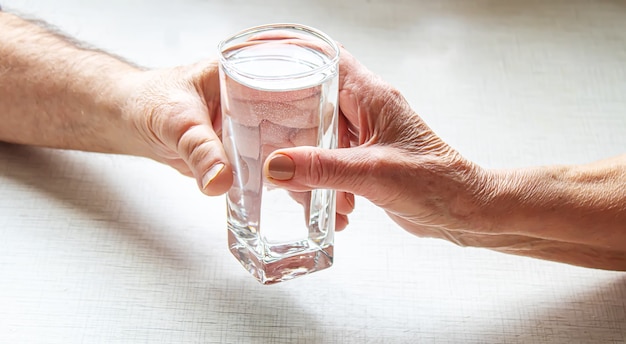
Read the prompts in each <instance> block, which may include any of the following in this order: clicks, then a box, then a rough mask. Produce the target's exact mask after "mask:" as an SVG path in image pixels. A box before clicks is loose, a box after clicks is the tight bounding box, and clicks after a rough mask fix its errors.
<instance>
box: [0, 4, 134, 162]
mask: <svg viewBox="0 0 626 344" xmlns="http://www.w3.org/2000/svg"><path fill="white" fill-rule="evenodd" d="M134 71H136V69H135V68H134V67H132V66H131V65H129V64H127V63H125V62H123V61H120V60H119V59H116V58H114V57H112V56H109V55H107V54H104V53H102V52H99V51H96V50H91V49H86V48H82V47H80V46H78V45H77V44H75V43H73V42H71V40H69V39H67V38H65V37H63V36H62V35H59V34H57V33H54V32H52V31H50V30H48V29H45V28H43V27H42V26H41V25H37V24H34V23H31V22H28V21H26V20H23V19H21V18H18V17H17V16H14V15H12V14H8V13H3V12H0V121H1V123H2V124H1V125H0V141H6V142H12V143H19V144H28V145H38V146H46V147H54V148H65V149H77V150H87V151H97V152H106V153H125V152H124V144H123V142H124V140H125V139H126V137H127V133H125V132H124V131H125V130H126V129H125V127H124V125H123V123H124V121H125V119H124V118H123V114H122V110H121V109H122V108H123V106H124V99H125V98H124V97H125V94H126V93H127V91H128V90H125V89H124V86H123V85H124V83H123V82H122V80H123V79H124V78H123V76H125V75H129V74H130V73H133V72H134Z"/></svg>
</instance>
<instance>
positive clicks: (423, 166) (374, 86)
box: [265, 51, 481, 238]
mask: <svg viewBox="0 0 626 344" xmlns="http://www.w3.org/2000/svg"><path fill="white" fill-rule="evenodd" d="M339 103H340V108H341V112H342V115H343V116H344V117H345V119H347V121H343V125H342V128H340V137H341V141H342V142H344V145H343V146H346V147H349V146H352V148H348V149H338V150H331V151H325V150H321V149H312V148H302V147H299V148H294V149H288V150H280V151H277V152H275V153H274V154H273V155H272V156H270V158H269V159H268V162H267V163H266V166H265V167H266V170H267V171H266V173H267V174H268V175H269V176H270V180H271V181H272V182H273V183H275V184H277V185H279V186H282V187H285V188H288V189H290V190H295V191H302V190H308V189H310V188H320V187H323V188H334V189H338V190H342V191H346V192H349V193H354V194H358V195H361V196H364V197H366V198H368V199H369V200H371V201H372V202H373V203H375V204H376V205H378V206H380V207H382V208H383V209H385V210H386V211H387V213H388V214H389V216H390V217H391V218H392V219H393V220H394V221H396V222H397V223H398V224H400V225H401V226H402V227H403V228H405V229H406V230H408V231H409V232H411V233H414V234H417V235H421V236H435V237H446V238H449V237H450V234H448V231H447V229H461V228H463V222H462V219H461V217H460V216H459V215H462V214H457V213H455V212H457V211H464V209H463V208H462V207H463V206H464V204H459V202H462V200H464V199H471V197H472V196H473V195H472V193H473V192H475V190H473V188H472V187H471V186H472V185H474V184H475V183H476V181H478V180H480V178H481V176H480V174H481V172H480V169H479V168H478V167H476V166H475V165H473V164H472V163H470V162H469V161H467V160H465V159H463V158H462V157H461V156H460V155H459V154H458V153H457V152H456V151H455V150H453V149H452V148H451V147H450V146H448V145H447V144H445V143H444V142H443V141H442V140H441V139H440V138H439V137H437V136H436V135H435V134H434V133H433V132H432V130H431V129H430V128H428V126H427V125H426V124H425V123H424V122H423V121H422V120H421V118H420V117H419V116H418V115H417V114H416V113H415V112H414V111H412V110H411V108H410V106H409V105H408V103H407V102H406V100H405V99H404V98H403V97H402V96H401V95H400V93H399V92H398V91H397V90H396V89H394V88H393V87H391V86H390V85H388V84H386V83H385V82H383V81H382V80H380V79H379V78H378V77H376V76H374V75H373V74H372V73H371V72H370V71H368V70H367V69H366V68H365V67H363V66H362V65H360V64H359V63H358V62H357V61H356V60H355V59H354V58H353V57H352V56H351V55H350V54H349V53H348V52H346V51H342V59H341V65H340V94H339ZM285 156H286V157H288V158H290V160H291V161H292V162H293V165H292V167H293V168H294V174H293V177H292V178H291V179H288V180H280V179H282V178H281V177H280V176H279V177H278V178H277V179H271V176H272V174H273V172H274V170H276V168H275V167H274V166H273V162H275V161H280V162H281V163H282V165H283V166H281V168H282V169H284V161H285Z"/></svg>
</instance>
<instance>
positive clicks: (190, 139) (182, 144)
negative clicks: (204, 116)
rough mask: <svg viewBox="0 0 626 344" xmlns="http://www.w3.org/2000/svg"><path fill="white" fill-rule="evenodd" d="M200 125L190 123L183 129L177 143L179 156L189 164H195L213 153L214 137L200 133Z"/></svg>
mask: <svg viewBox="0 0 626 344" xmlns="http://www.w3.org/2000/svg"><path fill="white" fill-rule="evenodd" d="M201 127H202V126H201V125H198V124H196V125H192V126H190V127H188V128H187V130H185V131H184V132H183V133H182V134H181V136H180V138H179V140H178V143H177V151H178V153H179V154H180V156H181V157H182V158H183V159H184V160H187V162H188V163H189V164H191V165H196V164H198V163H200V162H201V161H202V160H204V159H205V158H206V157H207V156H211V155H214V154H213V153H214V150H215V139H213V138H210V137H207V136H206V135H201V132H202V130H201Z"/></svg>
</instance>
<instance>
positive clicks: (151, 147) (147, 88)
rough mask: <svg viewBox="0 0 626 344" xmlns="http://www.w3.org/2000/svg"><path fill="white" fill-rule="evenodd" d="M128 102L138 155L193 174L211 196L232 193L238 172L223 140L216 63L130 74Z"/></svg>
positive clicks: (127, 114) (126, 114)
mask: <svg viewBox="0 0 626 344" xmlns="http://www.w3.org/2000/svg"><path fill="white" fill-rule="evenodd" d="M127 86H128V87H127V88H128V89H130V90H132V91H131V94H129V100H128V102H127V104H125V105H124V109H125V116H126V117H127V121H128V122H129V123H130V125H131V126H132V127H133V128H134V130H133V132H134V133H135V135H134V137H133V138H134V140H133V142H132V143H130V144H132V145H133V146H134V151H133V154H135V155H141V156H146V157H149V158H152V159H154V160H156V161H159V162H162V163H165V164H167V165H170V166H172V167H173V168H175V169H177V170H178V171H179V172H180V173H182V174H184V175H186V176H190V177H194V178H195V179H196V180H197V183H198V187H199V188H200V190H201V191H202V192H204V193H205V194H207V195H210V196H213V195H220V194H223V193H225V192H226V191H228V189H229V188H230V186H231V184H232V181H233V176H232V169H231V165H230V163H229V162H228V159H227V158H226V154H225V153H224V149H223V147H222V143H221V140H220V132H221V111H220V95H219V72H218V65H217V62H216V61H212V62H201V63H197V64H194V65H191V66H183V67H177V68H172V69H163V70H152V71H142V72H139V73H137V74H136V75H133V76H132V77H129V78H128V80H127Z"/></svg>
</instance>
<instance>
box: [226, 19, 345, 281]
mask: <svg viewBox="0 0 626 344" xmlns="http://www.w3.org/2000/svg"><path fill="white" fill-rule="evenodd" d="M219 52H220V91H221V106H222V120H223V123H222V128H223V129H222V133H223V138H222V140H223V143H224V149H225V150H226V154H227V155H228V159H229V160H230V162H231V163H232V165H233V170H234V177H235V178H234V184H233V186H232V188H231V189H230V191H229V192H228V195H227V208H228V213H227V216H228V245H229V248H230V251H231V252H232V254H233V255H234V256H235V257H236V258H237V260H239V262H241V264H242V265H243V266H244V267H245V268H246V270H248V271H249V272H250V273H251V274H252V275H253V276H254V277H255V278H256V279H258V280H259V281H260V282H261V283H263V284H272V283H277V282H281V281H284V280H288V279H292V278H294V277H297V276H300V275H304V274H308V273H311V272H314V271H319V270H322V269H325V268H328V267H330V266H331V265H332V262H333V236H334V230H335V191H334V190H313V191H312V192H300V193H296V192H288V191H286V190H284V189H280V188H276V187H274V186H273V185H272V184H271V183H270V182H268V181H267V180H266V178H265V176H264V175H263V164H264V162H265V159H266V158H267V156H268V155H269V154H270V153H271V152H273V151H274V150H276V149H279V148H288V147H295V146H317V147H321V148H336V147H337V98H338V68H339V67H338V63H339V47H338V46H337V44H336V43H335V41H334V40H332V39H331V38H330V37H328V36H327V35H326V34H324V33H322V32H320V31H318V30H316V29H313V28H310V27H306V26H303V25H298V24H272V25H264V26H258V27H254V28H250V29H247V30H244V31H242V32H240V33H237V34H235V35H234V36H232V37H230V38H228V39H226V40H224V41H223V42H221V43H220V45H219Z"/></svg>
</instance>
